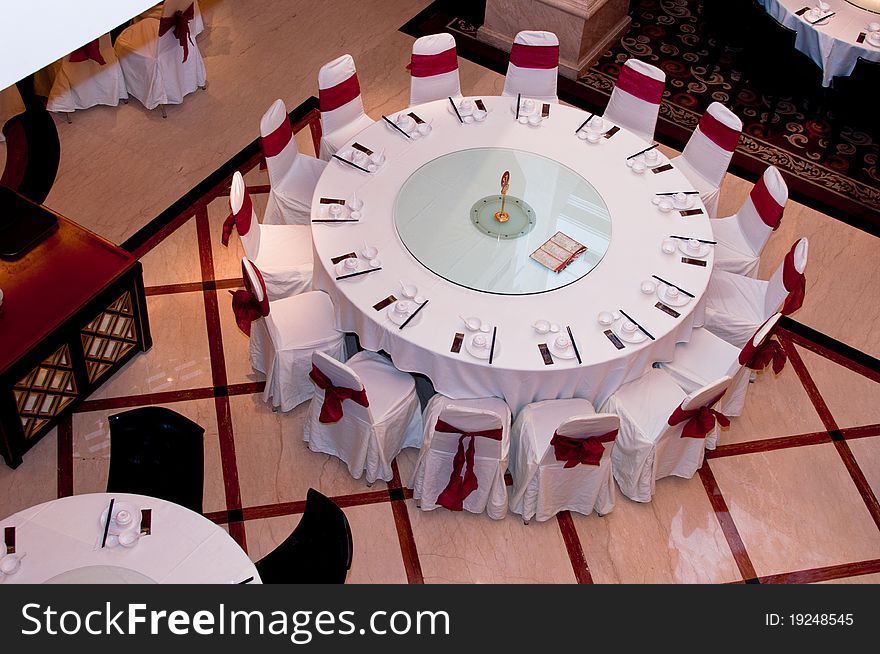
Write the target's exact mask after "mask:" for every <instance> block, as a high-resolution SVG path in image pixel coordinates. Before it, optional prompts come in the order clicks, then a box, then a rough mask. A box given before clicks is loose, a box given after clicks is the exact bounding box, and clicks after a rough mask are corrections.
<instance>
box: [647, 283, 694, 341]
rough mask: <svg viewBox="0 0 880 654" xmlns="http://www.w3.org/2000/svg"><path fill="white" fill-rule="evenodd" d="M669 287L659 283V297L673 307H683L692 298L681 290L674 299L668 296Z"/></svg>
mask: <svg viewBox="0 0 880 654" xmlns="http://www.w3.org/2000/svg"><path fill="white" fill-rule="evenodd" d="M668 288H669V286H668V285H666V284H664V283H663V282H658V283H657V299H659V300H660V301H661V302H663V304H668V305H669V306H671V307H683V306H684V305H686V304H687V303H688V302H690V301H691V298H689V297H688V296H687V295H685V294H684V293H682V292H681V291H679V292H678V297H677V298H675V299H672V298H671V297H667V295H666V289H668ZM639 333H640V334H641V332H639ZM642 335H643V336H644V334H642Z"/></svg>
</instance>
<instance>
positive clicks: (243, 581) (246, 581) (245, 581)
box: [238, 577, 254, 584]
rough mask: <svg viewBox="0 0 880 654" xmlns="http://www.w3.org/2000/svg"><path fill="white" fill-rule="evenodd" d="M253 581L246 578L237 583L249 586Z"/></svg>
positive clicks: (251, 578) (250, 578)
mask: <svg viewBox="0 0 880 654" xmlns="http://www.w3.org/2000/svg"><path fill="white" fill-rule="evenodd" d="M253 580H254V578H253V577H248V578H247V579H244V580H242V581H239V582H238V583H239V584H249V583H251V582H252V581H253Z"/></svg>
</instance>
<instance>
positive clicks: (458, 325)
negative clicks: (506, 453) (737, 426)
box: [312, 97, 713, 413]
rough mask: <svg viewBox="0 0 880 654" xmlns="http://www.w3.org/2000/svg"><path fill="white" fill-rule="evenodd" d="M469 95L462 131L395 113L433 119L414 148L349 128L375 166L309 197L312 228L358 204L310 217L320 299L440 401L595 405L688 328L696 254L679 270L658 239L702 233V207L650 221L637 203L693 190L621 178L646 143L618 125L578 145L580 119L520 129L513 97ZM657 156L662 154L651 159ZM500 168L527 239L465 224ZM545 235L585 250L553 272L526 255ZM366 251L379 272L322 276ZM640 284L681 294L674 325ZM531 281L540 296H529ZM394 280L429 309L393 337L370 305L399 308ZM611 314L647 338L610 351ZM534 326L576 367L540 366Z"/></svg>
mask: <svg viewBox="0 0 880 654" xmlns="http://www.w3.org/2000/svg"><path fill="white" fill-rule="evenodd" d="M482 100H483V101H484V103H485V106H486V108H487V110H488V115H487V117H486V119H485V120H484V121H483V122H472V123H470V124H462V123H460V122H459V120H458V118H457V117H456V116H455V114H454V113H453V110H452V106H451V105H450V103H449V102H448V101H446V100H442V101H435V102H430V103H427V104H424V105H420V106H417V107H411V108H408V109H406V110H404V112H409V111H412V112H413V113H415V114H416V115H417V116H418V117H419V118H421V119H422V120H424V121H425V122H429V123H430V124H431V125H432V128H433V129H432V131H431V133H430V134H428V135H426V136H422V137H421V138H417V139H407V138H406V137H404V136H403V135H402V134H401V133H400V132H398V131H397V130H395V129H394V128H393V127H392V126H391V125H389V124H388V123H386V122H385V121H384V120H379V121H377V122H376V123H374V124H373V125H371V126H370V127H368V128H366V129H365V130H363V131H362V132H361V133H360V134H358V135H357V136H356V137H355V138H354V139H353V142H355V143H358V144H359V145H362V146H365V147H366V148H368V149H370V150H374V151H377V152H378V151H384V154H385V157H386V159H385V162H384V163H383V164H381V166H380V167H379V168H378V169H377V170H376V171H375V172H372V173H367V172H362V171H360V170H357V169H355V168H353V167H351V166H349V165H346V164H345V163H343V162H340V161H336V160H332V161H331V163H330V164H329V165H328V166H327V168H326V169H325V171H324V173H323V174H322V176H321V178H320V180H319V182H318V185H317V187H316V189H315V194H314V197H313V200H312V220H313V221H314V220H320V221H325V220H328V219H329V213H328V207H329V204H328V203H326V202H322V201H321V200H322V199H325V200H328V199H344V200H348V201H349V204H351V200H352V199H353V198H357V199H359V200H361V201H363V209H362V210H361V217H360V219H359V221H358V222H347V223H340V224H332V223H327V222H313V223H312V233H313V243H314V256H315V259H314V260H315V269H314V285H315V287H316V288H318V289H320V290H323V291H326V292H327V293H328V294H329V295H330V296H331V297H332V299H333V303H334V305H335V307H336V314H337V327H338V328H339V329H341V330H343V331H347V332H355V333H357V334H358V336H359V338H360V343H361V346H362V347H364V348H366V349H368V350H372V351H379V350H383V351H385V352H387V353H388V354H389V355H390V356H391V358H392V360H393V361H394V364H395V366H396V367H397V368H399V369H401V370H405V371H408V372H419V373H423V374H425V375H426V376H427V377H428V378H429V379H430V380H431V381H432V382H433V384H434V387H435V389H436V390H437V391H438V392H440V393H443V394H444V395H447V396H449V397H452V398H454V399H460V398H473V397H488V396H495V397H500V398H503V399H504V400H505V401H506V402H507V403H508V405H509V406H510V408H511V410H512V411H513V412H514V413H516V412H517V411H519V410H520V409H521V408H522V407H523V406H525V405H526V404H528V403H530V402H534V401H538V400H545V399H558V398H571V397H580V398H586V399H589V400H590V401H592V402H593V403H594V405H595V406H599V405H600V404H601V403H602V402H604V400H605V399H606V398H607V397H608V396H609V395H610V394H611V393H612V392H613V391H614V390H616V389H617V388H618V387H619V386H620V385H621V384H623V383H625V382H627V381H631V380H633V379H636V378H638V377H639V376H641V375H642V374H643V373H644V372H645V371H646V370H647V369H648V368H650V366H651V364H652V363H653V362H654V361H668V360H670V359H671V358H672V353H673V350H674V347H675V344H676V343H678V342H684V341H687V340H688V339H689V338H690V333H691V331H692V329H693V328H694V327H695V326H699V325H701V324H702V320H703V302H702V300H701V298H702V296H703V294H704V292H705V290H706V287H707V285H708V282H709V276H710V273H711V270H712V257H713V253H712V252H711V248H707V249H708V250H710V252H708V254H706V255H705V258H704V260H705V261H706V264H707V265H706V266H698V265H687V264H684V263H683V262H682V253H681V252H679V251H678V250H676V252H675V254H665V253H664V252H663V251H662V250H661V242H662V241H663V240H664V239H665V238H667V237H669V236H670V235H684V236H688V237H694V238H701V239H711V238H712V230H711V227H710V225H709V220H708V217H707V216H706V214H705V210H704V209H705V208H704V207H703V205H702V204H701V202H700V200H699V196H698V195H696V196H691V197H692V198H693V200H692V202H693V207H694V209H695V210H697V209H698V210H701V211H700V212H699V213H698V214H697V215H690V216H687V217H685V216H683V215H681V212H678V211H671V212H669V213H661V212H660V211H659V209H658V207H657V206H655V205H654V204H653V203H652V199H653V198H654V197H655V194H656V193H662V192H672V191H682V190H690V189H692V186H691V184H690V183H689V182H688V181H687V179H686V178H685V176H684V175H683V174H682V173H681V172H679V171H678V170H676V169H674V168H670V169H667V170H665V171H663V172H660V173H653V172H652V171H651V170H650V169H649V170H648V171H646V172H645V173H643V174H641V175H639V174H636V173H634V172H632V171H631V170H630V169H629V168H628V167H627V165H626V160H627V157H628V156H629V155H631V154H633V153H636V152H638V151H640V150H642V149H644V148H646V147H647V146H648V145H650V144H648V143H646V142H645V141H644V140H642V139H641V138H640V137H638V136H635V135H634V134H632V133H630V132H627V131H626V130H623V129H620V130H619V131H617V132H616V133H615V134H614V135H613V136H612V137H611V138H608V139H605V138H601V139H599V142H597V143H589V142H587V141H586V140H581V139H579V138H578V137H577V136H576V135H575V130H576V129H577V128H578V126H579V125H581V123H583V122H584V120H585V119H586V118H587V115H586V114H585V113H584V112H583V111H581V110H579V109H575V108H572V107H567V106H563V105H553V106H552V110H551V114H550V116H549V117H547V118H546V119H544V120H543V122H542V124H540V125H539V126H532V125H523V124H520V123H518V122H517V121H516V119H515V116H514V111H515V104H516V99H515V98H507V97H483V98H482ZM389 118H390V119H391V120H396V119H397V117H396V115H392V116H389ZM605 127H606V128H608V127H611V124H610V123H609V122H608V121H605ZM350 145H351V144H348V145H347V146H346V147H343V148H342V149H341V150H340V153H341V154H342V155H343V156H346V155H348V154H349V153H350V152H351V148H350ZM446 162H448V163H449V165H446ZM666 162H667V160H666V159H665V157H662V155H661V156H660V160H659V162H658V163H653V164H652V165H653V166H654V167H659V166H660V165H662V164H664V163H666ZM505 170H509V172H510V180H509V184H510V191H509V196H508V197H509V198H513V199H520V200H522V201H524V203H525V204H526V205H528V206H530V207H531V208H532V209H533V210H534V217H535V221H534V222H535V224H534V225H533V226H531V227H530V228H529V229H530V231H529V230H526V231H527V234H525V235H523V236H520V237H518V238H511V239H504V238H500V237H497V236H496V237H493V236H489V235H487V234H485V233H483V232H481V231H480V230H479V229H477V227H476V226H475V225H474V224H472V222H471V215H470V208H471V207H472V206H473V205H475V204H476V205H479V202H480V200H481V198H484V197H489V196H492V195H493V194H494V195H498V194H499V192H500V180H501V176H502V173H503V172H504V171H505ZM422 196H423V197H422ZM420 197H422V199H421V201H420V200H419V198H420ZM509 201H510V200H509ZM346 211H347V210H346ZM347 215H348V214H347V213H342V214H340V215H339V216H341V217H345V216H347ZM339 216H337V217H339ZM511 222H512V221H511ZM557 231H562V232H563V233H565V234H566V235H569V236H571V237H572V238H575V239H576V240H578V241H579V242H580V243H583V244H585V245H587V247H588V250H587V253H586V255H583V256H582V257H580V258H579V259H578V260H577V261H575V263H573V264H571V265H570V266H569V267H568V268H566V269H565V270H564V271H563V272H561V273H558V275H557V274H556V273H552V272H549V271H547V270H546V269H545V268H543V267H542V266H541V265H540V264H538V263H537V262H535V261H533V260H531V259H530V254H531V253H532V252H533V251H535V250H536V249H537V248H538V247H539V246H541V245H542V244H543V243H544V242H545V241H546V240H547V239H548V238H549V237H551V236H553V235H554V233H555V232H557ZM609 234H610V237H609ZM432 243H433V247H432V245H431V244H432ZM369 247H374V248H377V249H378V254H376V255H375V256H374V257H373V258H374V259H378V261H375V262H374V263H376V264H378V265H379V267H380V268H381V269H380V270H378V271H375V272H373V273H371V274H363V275H359V276H355V277H351V278H348V279H342V280H337V279H336V277H337V276H341V275H343V274H345V273H344V271H342V270H340V269H339V267H338V266H339V265H340V264H334V263H333V262H332V259H333V258H336V257H339V256H341V255H344V254H348V253H352V252H354V253H355V254H357V255H358V258H359V259H360V262H359V264H358V265H359V267H364V268H365V267H369V266H370V263H369V262H368V261H366V260H365V257H364V255H363V252H364V250H366V249H368V248H369ZM605 248H607V250H605V251H604V254H603V252H602V251H603V249H605ZM369 254H372V253H369ZM417 257H418V258H417ZM430 268H433V269H430ZM652 275H658V276H659V277H661V278H663V279H665V280H667V281H669V282H671V283H672V284H676V285H678V286H679V287H681V288H683V289H685V290H687V291H689V292H690V293H691V294H693V295H694V296H695V298H694V299H693V300H691V301H689V302H688V304H686V305H685V306H680V307H677V308H676V309H675V310H676V311H678V312H679V313H680V314H681V315H680V317H678V318H673V317H671V316H670V315H667V314H666V313H664V312H663V311H661V310H659V309H657V308H655V304H656V303H657V301H658V298H657V296H656V295H647V294H645V293H643V292H642V291H641V282H642V281H644V280H648V279H650V278H651V276H652ZM518 280H521V281H522V284H521V285H519V281H518ZM541 280H544V282H543V283H544V286H545V288H546V289H548V290H545V291H543V292H541V291H540V288H541V283H542V282H541ZM402 284H407V285H414V286H416V287H417V290H418V295H421V296H423V297H424V298H425V299H426V300H427V301H428V304H427V305H426V306H424V307H423V308H422V309H421V311H420V312H419V313H418V314H416V315H415V317H414V318H413V319H412V320H411V321H410V323H409V324H408V325H406V326H405V327H404V328H402V329H401V328H400V326H399V323H400V322H402V321H400V320H397V321H395V320H393V315H391V314H390V313H389V311H392V310H393V307H387V308H381V309H378V310H377V309H376V308H375V306H376V305H378V304H379V303H380V302H381V301H382V300H383V299H386V298H387V297H389V295H394V296H395V298H397V299H398V300H402V291H403V286H402ZM519 286H521V287H519ZM410 307H411V308H412V307H414V304H413V303H410ZM620 309H622V310H623V311H624V312H625V313H626V314H628V315H629V316H630V317H632V318H633V319H634V320H636V321H637V322H638V323H639V324H640V325H641V326H642V327H644V328H645V330H647V331H648V332H649V333H650V334H651V335H652V336H653V337H654V338H655V339H656V340H650V339H647V338H645V340H644V342H642V343H638V344H633V343H625V344H624V345H625V347H624V348H623V349H620V350H618V349H617V348H616V347H615V345H614V344H613V343H612V342H611V340H610V339H609V338H608V337H607V336H606V334H605V330H606V329H607V327H604V326H600V325H599V323H598V321H597V315H598V314H599V312H601V311H609V312H617V311H618V310H620ZM462 317H465V318H469V317H476V318H478V319H480V320H481V321H482V322H483V324H484V325H487V327H488V328H490V329H491V330H494V331H495V333H496V347H495V350H494V357H493V361H492V363H491V364H489V362H488V360H487V359H488V357H487V353H486V352H485V350H476V349H475V348H473V347H472V345H473V343H471V342H470V339H471V338H472V334H471V332H469V331H468V330H467V329H466V327H465V323H464V321H463V320H462ZM618 317H619V315H618ZM539 320H546V321H548V322H550V323H551V324H553V325H557V326H558V327H559V329H560V331H559V334H565V333H566V327H570V328H571V331H572V335H573V337H574V341H575V343H576V345H577V348H578V351H579V353H580V356H581V359H582V363H581V364H578V362H577V360H576V359H575V358H562V357H560V356H553V360H554V363H552V364H551V365H547V364H545V362H544V358H543V356H542V353H541V351H540V350H539V347H538V346H539V344H542V343H545V344H550V345H552V343H553V342H554V340H555V338H556V337H557V336H558V335H559V334H557V333H552V332H551V333H548V334H545V335H542V334H539V333H538V332H537V331H536V330H535V329H534V328H533V324H534V323H535V322H536V321H539ZM620 322H621V320H616V321H615V329H617V327H618V326H619V324H620ZM456 333H463V334H465V339H464V341H465V342H464V346H463V347H461V350H460V352H458V353H455V352H452V351H451V347H452V345H453V340H454V338H455V335H456ZM491 334H492V331H489V332H488V333H486V337H487V339H488V338H490V337H491ZM550 351H551V355H552V354H553V351H554V349H553V348H552V347H551V349H550ZM472 352H474V353H476V354H481V355H482V356H475V355H474V354H472ZM567 354H568V356H573V354H572V352H571V350H570V349H569V351H568V353H567Z"/></svg>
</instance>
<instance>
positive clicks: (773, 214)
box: [749, 175, 785, 231]
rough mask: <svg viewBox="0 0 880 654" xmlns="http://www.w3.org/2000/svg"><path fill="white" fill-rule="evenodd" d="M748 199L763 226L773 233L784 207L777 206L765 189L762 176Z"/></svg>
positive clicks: (774, 199) (765, 185)
mask: <svg viewBox="0 0 880 654" xmlns="http://www.w3.org/2000/svg"><path fill="white" fill-rule="evenodd" d="M749 197H751V198H752V204H754V205H755V209H756V210H757V212H758V215H759V216H761V220H762V221H764V224H765V225H767V227H770V228H772V229H773V231H776V229H777V228H778V227H779V223H780V221H781V220H782V212H783V210H784V209H785V207H783V206H782V205H781V204H779V203H778V202H777V201H776V198H774V197H773V196H772V195H771V194H770V191H769V190H768V189H767V184H766V183H765V182H764V176H763V175H761V178H760V179H759V180H758V183H757V184H755V186H754V188H752V192H751V193H750V194H749Z"/></svg>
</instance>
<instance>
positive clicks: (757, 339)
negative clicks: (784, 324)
mask: <svg viewBox="0 0 880 654" xmlns="http://www.w3.org/2000/svg"><path fill="white" fill-rule="evenodd" d="M780 318H782V313H781V312H779V311H777V312H776V313H774V314H773V315H772V316H770V317H769V318H768V319H767V321H766V322H765V323H764V324H763V325H761V326H760V327H758V329H757V331H755V333H754V335H753V336H752V337H751V338H750V339H749V342H748V343H746V344H745V346H744V347H743V349H742V350H740V353H739V364H740V365H741V366H744V365H746V364H748V363H749V361H751V360H752V357H753V356H754V355H755V351H756V350H758V349H759V348H760V347H761V346H762V345H764V343H765V341H767V339H769V338H770V336H771V335H772V334H773V330H774V329H775V328H776V323H778V322H779V319H780Z"/></svg>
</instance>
